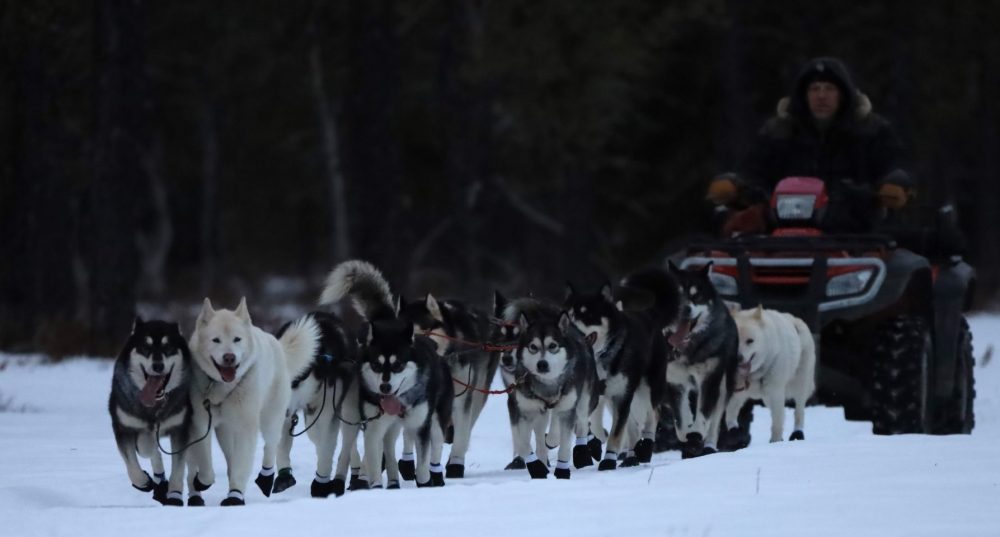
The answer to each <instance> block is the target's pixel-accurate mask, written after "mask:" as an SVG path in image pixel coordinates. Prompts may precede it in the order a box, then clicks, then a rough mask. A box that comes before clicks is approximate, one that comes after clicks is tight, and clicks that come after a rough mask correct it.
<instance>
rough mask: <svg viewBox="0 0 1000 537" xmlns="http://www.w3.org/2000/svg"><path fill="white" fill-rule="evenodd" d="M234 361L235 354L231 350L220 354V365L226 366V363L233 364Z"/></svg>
mask: <svg viewBox="0 0 1000 537" xmlns="http://www.w3.org/2000/svg"><path fill="white" fill-rule="evenodd" d="M235 363H236V355H235V354H233V353H231V352H227V353H226V354H223V355H222V365H227V366H228V365H233V364H235Z"/></svg>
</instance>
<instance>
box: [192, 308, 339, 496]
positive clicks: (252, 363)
mask: <svg viewBox="0 0 1000 537" xmlns="http://www.w3.org/2000/svg"><path fill="white" fill-rule="evenodd" d="M318 340H319V328H318V327H317V325H316V322H315V321H314V320H313V319H312V318H311V317H309V316H306V317H303V318H302V319H300V320H298V321H296V322H295V323H293V324H292V325H291V326H290V327H289V328H288V329H287V330H286V331H285V333H284V334H282V336H281V340H280V341H279V340H277V339H275V337H274V336H272V335H271V334H268V333H267V332H265V331H263V330H261V329H260V328H257V327H255V326H254V325H253V323H252V322H251V321H250V313H249V312H248V311H247V303H246V299H245V298H244V299H242V300H240V305H239V306H238V307H237V308H236V311H231V310H218V311H216V310H214V309H212V303H211V302H210V301H209V300H208V299H207V298H206V299H205V303H204V305H203V306H202V309H201V313H199V314H198V320H197V321H196V322H195V327H194V333H193V334H192V335H191V341H190V344H189V346H190V347H191V354H192V357H193V358H194V362H195V363H196V364H198V367H196V368H193V369H194V372H193V375H192V381H191V402H192V406H193V407H194V412H193V416H192V425H191V435H192V437H193V438H198V437H199V436H201V435H202V434H205V431H206V430H207V429H208V428H209V427H210V426H211V427H212V428H214V429H215V436H216V438H217V439H218V440H219V447H221V448H222V453H223V455H224V456H225V458H226V465H227V467H228V476H229V494H228V495H227V497H226V498H225V499H224V500H223V501H222V505H242V504H243V503H244V498H243V492H244V491H245V489H246V485H247V481H248V480H249V479H250V472H251V470H252V465H253V458H254V450H255V449H256V446H257V435H258V434H261V435H262V436H263V437H264V460H263V464H262V466H261V471H260V475H259V476H258V477H257V480H256V483H257V485H258V486H259V487H260V489H261V491H262V492H263V493H264V495H265V496H270V494H271V487H272V485H273V483H274V462H275V455H276V450H277V447H278V442H279V440H280V439H281V427H282V423H283V422H284V419H285V412H286V411H287V409H288V404H289V400H290V398H291V379H292V378H294V377H295V376H297V375H298V374H300V373H301V372H302V371H303V370H305V369H306V368H307V367H308V366H309V363H310V361H311V360H312V358H313V354H314V353H315V352H316V346H317V344H318ZM206 402H207V407H208V408H206ZM187 461H188V481H189V490H190V491H191V492H190V494H191V496H190V497H189V498H188V505H204V501H203V500H202V499H201V497H200V495H199V492H200V491H202V490H205V489H206V488H208V487H209V486H211V484H212V483H213V482H214V481H215V472H214V470H213V469H212V450H211V440H210V439H207V438H206V439H205V440H203V441H201V442H197V443H195V444H194V445H192V446H191V447H190V451H189V452H188V457H187Z"/></svg>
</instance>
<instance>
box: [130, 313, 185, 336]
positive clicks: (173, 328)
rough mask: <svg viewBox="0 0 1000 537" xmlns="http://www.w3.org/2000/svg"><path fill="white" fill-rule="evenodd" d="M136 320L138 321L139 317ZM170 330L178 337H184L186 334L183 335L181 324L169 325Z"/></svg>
mask: <svg viewBox="0 0 1000 537" xmlns="http://www.w3.org/2000/svg"><path fill="white" fill-rule="evenodd" d="M136 318H137V319H138V317H136ZM168 328H169V329H170V331H171V332H173V333H174V334H175V335H176V336H177V337H184V334H183V333H181V325H179V324H177V323H170V325H168Z"/></svg>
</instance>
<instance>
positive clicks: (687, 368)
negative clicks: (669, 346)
mask: <svg viewBox="0 0 1000 537" xmlns="http://www.w3.org/2000/svg"><path fill="white" fill-rule="evenodd" d="M719 364H720V360H719V359H718V358H709V359H707V360H702V361H699V362H697V363H693V364H692V363H689V362H687V361H685V360H683V359H680V360H674V361H673V362H670V363H669V364H667V382H669V383H671V384H676V385H692V386H694V385H698V384H701V383H702V382H703V381H704V380H705V379H706V378H708V376H709V375H711V374H712V373H713V372H715V371H716V370H717V369H718V368H719Z"/></svg>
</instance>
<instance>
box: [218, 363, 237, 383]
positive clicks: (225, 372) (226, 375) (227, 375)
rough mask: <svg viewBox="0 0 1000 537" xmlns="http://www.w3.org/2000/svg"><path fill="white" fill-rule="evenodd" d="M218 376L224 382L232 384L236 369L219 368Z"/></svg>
mask: <svg viewBox="0 0 1000 537" xmlns="http://www.w3.org/2000/svg"><path fill="white" fill-rule="evenodd" d="M219 375H220V376H222V380H223V381H224V382H232V381H233V379H234V378H236V368H235V367H220V368H219Z"/></svg>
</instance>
